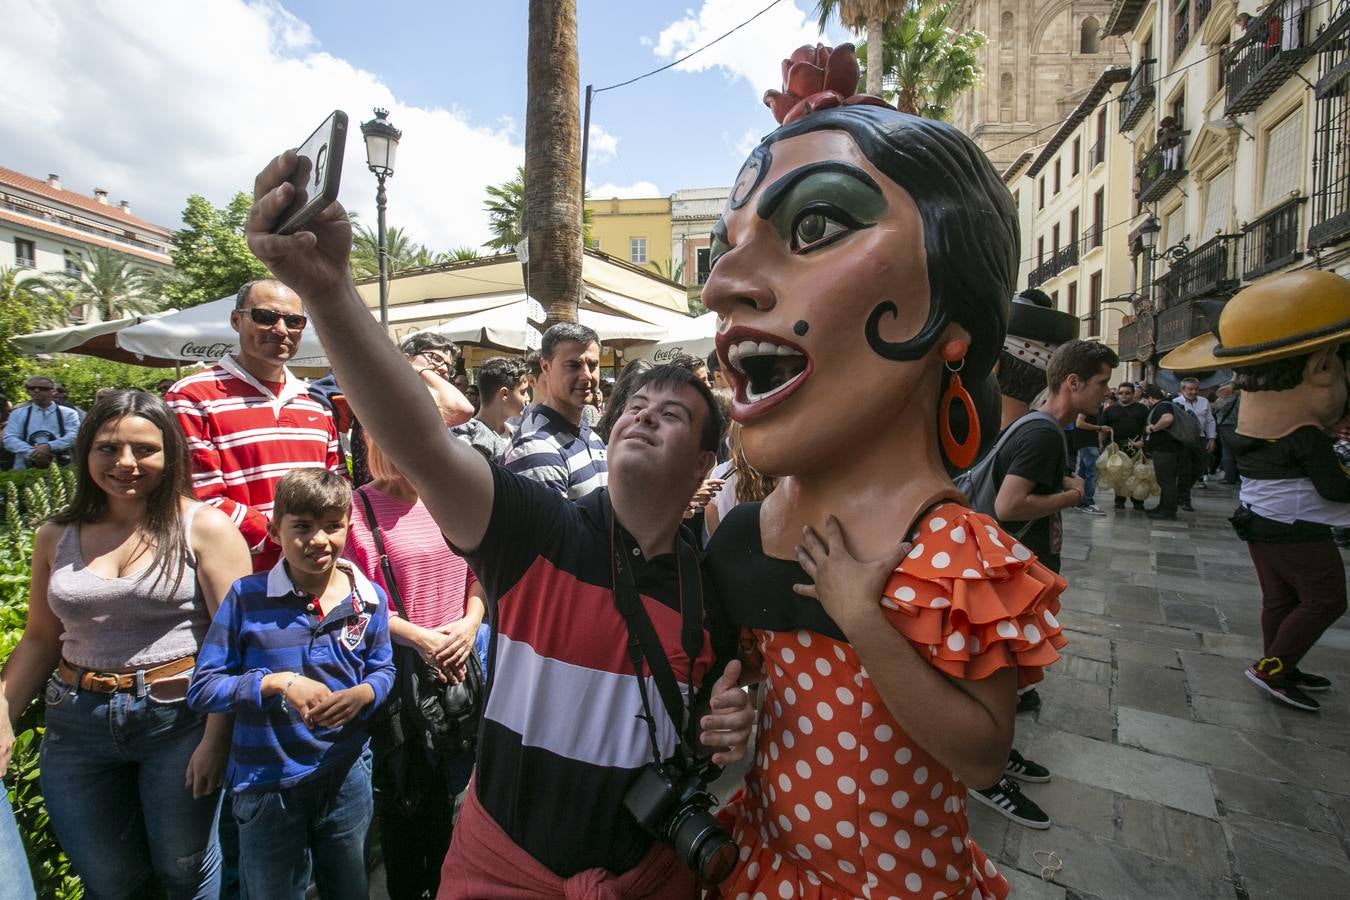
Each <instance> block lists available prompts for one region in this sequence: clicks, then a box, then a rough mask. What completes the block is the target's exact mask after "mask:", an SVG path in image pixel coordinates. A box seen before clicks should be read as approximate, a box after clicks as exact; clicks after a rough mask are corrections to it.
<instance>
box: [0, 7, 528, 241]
mask: <svg viewBox="0 0 1350 900" xmlns="http://www.w3.org/2000/svg"><path fill="white" fill-rule="evenodd" d="M12 5H13V4H11V6H12ZM25 6H26V8H25V9H24V10H23V11H22V12H19V11H18V10H14V9H11V10H10V15H8V16H7V17H6V19H7V21H8V23H9V24H8V25H7V27H6V39H5V41H4V42H3V44H0V69H3V70H5V71H11V72H23V73H24V83H25V84H27V85H29V86H30V87H29V88H28V89H26V90H15V91H5V92H2V93H0V147H4V148H5V152H4V156H3V159H0V164H3V165H5V166H8V167H9V168H14V169H18V170H19V171H22V172H25V173H27V174H30V175H34V176H36V177H42V175H44V174H45V173H47V172H59V173H61V175H62V176H63V181H64V182H65V186H66V187H67V188H68V189H71V190H78V191H81V192H83V193H88V192H89V191H91V190H92V188H93V187H94V186H95V185H98V186H100V187H104V188H107V189H108V190H110V191H111V192H112V199H114V200H121V199H124V198H125V199H127V200H129V201H131V203H132V210H133V212H134V213H136V214H137V215H139V216H141V217H143V218H146V219H149V220H150V221H154V222H159V223H161V224H164V225H167V226H170V227H177V226H178V224H179V220H178V217H179V214H180V213H181V212H182V209H183V205H184V202H185V200H186V198H187V196H188V194H192V193H198V194H203V195H205V196H206V197H207V198H208V199H209V200H211V201H212V202H213V203H216V204H218V205H219V204H223V203H224V202H225V201H227V200H228V199H229V197H230V196H231V195H233V193H234V192H235V191H238V190H245V191H251V190H252V186H253V177H254V175H255V174H256V173H257V171H258V170H259V169H260V168H262V166H263V165H264V164H265V163H266V162H267V160H268V159H270V158H271V157H272V156H273V155H275V154H276V153H277V152H279V151H280V150H282V149H284V148H285V147H287V146H293V145H294V144H296V143H298V142H299V141H301V140H303V139H304V137H305V136H306V135H307V134H308V133H309V131H310V130H311V129H313V128H314V127H315V126H316V125H317V124H318V123H319V122H320V121H321V120H322V119H323V118H324V116H326V115H327V113H328V112H330V111H331V110H333V109H335V108H340V109H344V110H346V111H347V113H348V115H349V116H350V117H351V121H350V130H349V133H348V143H347V147H346V160H345V164H344V172H343V186H342V192H341V199H342V201H343V203H344V204H345V205H347V207H348V208H349V209H354V210H355V211H356V212H358V213H359V214H360V215H361V218H362V219H363V221H365V222H367V223H370V224H373V223H374V222H375V208H374V207H375V179H374V176H372V175H371V174H370V173H369V171H368V170H367V169H366V166H365V148H364V145H363V143H362V140H361V133H360V122H361V120H362V119H368V118H370V110H371V108H372V107H373V106H384V107H387V108H389V110H390V115H389V118H390V120H391V121H392V122H394V123H395V124H396V125H397V126H398V127H399V128H401V129H402V130H403V140H402V142H401V143H400V145H399V152H398V166H397V170H396V173H395V176H394V178H393V179H392V180H391V181H390V182H389V185H388V190H389V213H388V215H389V221H390V223H391V224H394V225H398V226H400V227H402V228H404V229H406V230H407V231H408V232H409V233H410V234H411V235H412V236H413V237H414V238H416V239H417V240H419V241H421V242H423V243H425V244H427V245H429V246H431V247H433V248H435V249H444V248H448V247H452V246H457V245H461V244H470V245H474V246H477V245H478V244H480V243H481V242H482V241H483V240H485V239H486V238H487V236H488V232H487V225H486V221H487V220H486V216H485V215H484V214H483V212H482V204H483V195H484V188H485V187H486V186H487V185H489V184H494V183H498V182H501V181H505V180H507V179H508V178H510V177H511V176H512V175H513V174H514V172H515V168H516V166H517V165H519V164H520V162H521V161H522V160H523V158H524V151H523V149H522V147H521V146H520V142H519V138H518V133H517V129H516V126H515V123H514V122H512V121H510V120H509V119H502V120H499V121H497V122H495V123H493V124H491V125H486V126H485V125H480V124H475V123H473V122H471V121H469V119H468V118H467V116H466V115H465V114H464V113H463V112H462V111H459V110H455V109H449V110H447V109H427V108H421V107H413V106H408V105H406V104H404V103H401V102H399V99H398V98H397V97H395V96H394V95H393V93H392V91H391V90H390V89H389V88H388V87H387V86H385V85H384V84H383V83H382V82H381V81H380V80H379V78H378V77H377V76H375V75H374V74H372V73H370V72H366V71H363V70H361V69H358V68H356V67H355V66H353V65H351V64H350V63H348V62H347V61H345V60H342V59H338V58H336V57H334V56H332V55H331V54H328V53H326V52H324V51H323V50H322V48H320V47H319V46H318V45H317V43H316V41H315V38H314V35H313V33H312V32H311V31H310V29H309V26H308V25H306V24H305V23H304V22H303V21H301V20H299V19H297V18H296V17H295V16H293V15H292V14H291V13H289V12H287V11H286V10H285V9H283V8H282V7H281V6H280V5H279V4H278V3H276V2H275V0H263V2H259V3H254V4H251V5H250V4H245V3H244V2H241V0H199V2H194V3H191V4H184V3H177V2H172V0H139V2H135V3H132V2H125V3H108V4H46V3H41V2H36V0H34V2H30V3H28V4H25Z"/></svg>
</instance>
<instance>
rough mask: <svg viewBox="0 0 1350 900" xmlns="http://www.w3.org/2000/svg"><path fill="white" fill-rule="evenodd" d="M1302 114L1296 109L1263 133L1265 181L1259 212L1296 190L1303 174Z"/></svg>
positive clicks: (1284, 198) (1286, 197) (1263, 181)
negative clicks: (1264, 142)
mask: <svg viewBox="0 0 1350 900" xmlns="http://www.w3.org/2000/svg"><path fill="white" fill-rule="evenodd" d="M1302 148H1303V110H1302V109H1296V110H1294V111H1293V112H1292V113H1290V114H1289V115H1287V116H1285V117H1284V118H1283V119H1281V120H1280V122H1279V124H1278V125H1275V126H1274V127H1273V128H1271V129H1270V130H1269V131H1267V132H1266V167H1265V177H1264V178H1263V179H1262V181H1261V208H1262V209H1268V208H1269V207H1271V206H1274V205H1275V204H1277V203H1279V202H1280V201H1282V200H1286V199H1288V197H1289V195H1290V194H1291V193H1293V192H1294V191H1297V190H1298V176H1299V173H1300V172H1301V171H1302V170H1303V157H1302V155H1301V151H1302Z"/></svg>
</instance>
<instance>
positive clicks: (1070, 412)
mask: <svg viewBox="0 0 1350 900" xmlns="http://www.w3.org/2000/svg"><path fill="white" fill-rule="evenodd" d="M1119 364H1120V357H1119V356H1117V355H1116V352H1115V351H1114V350H1112V349H1111V348H1110V347H1107V346H1106V345H1104V344H1100V343H1098V342H1096V341H1069V342H1068V343H1066V344H1063V345H1062V346H1060V348H1059V349H1058V350H1056V351H1055V353H1054V355H1053V356H1051V358H1050V365H1049V367H1048V368H1047V369H1046V381H1047V382H1048V384H1049V388H1050V394H1049V396H1048V397H1047V398H1046V401H1045V405H1044V406H1043V407H1041V411H1042V412H1046V413H1049V414H1050V415H1051V416H1054V417H1055V419H1057V420H1058V421H1059V423H1060V427H1059V428H1056V427H1055V426H1054V425H1053V424H1051V423H1050V422H1049V421H1044V424H1042V422H1032V423H1029V424H1026V425H1023V426H1022V427H1021V428H1019V429H1018V430H1017V431H1016V432H1014V433H1013V435H1012V437H1011V438H1010V439H1009V441H1008V443H1007V444H1005V445H1004V448H1003V450H1002V451H1001V452H1000V453H999V456H998V459H996V460H995V463H994V472H995V474H996V475H997V476H998V478H999V482H1000V486H999V491H998V498H997V499H996V500H995V501H994V515H995V517H996V518H997V519H998V521H999V524H1000V525H1002V526H1003V527H1004V528H1005V529H1007V530H1008V532H1009V533H1011V534H1014V535H1017V536H1018V539H1019V540H1020V541H1021V542H1022V543H1023V544H1025V545H1026V546H1027V547H1029V548H1030V549H1031V550H1032V552H1034V553H1035V554H1036V558H1037V559H1039V560H1040V561H1041V562H1043V563H1045V564H1046V565H1047V566H1049V567H1050V568H1052V569H1054V570H1055V571H1056V572H1058V571H1059V565H1060V556H1059V551H1060V544H1061V542H1062V538H1063V527H1062V525H1061V523H1060V516H1059V514H1060V511H1061V510H1065V509H1068V508H1069V507H1071V506H1076V505H1078V504H1079V503H1081V502H1082V501H1083V497H1084V487H1083V480H1082V479H1081V478H1078V477H1076V476H1074V475H1070V474H1068V472H1067V465H1066V460H1065V453H1064V436H1063V432H1062V431H1061V430H1060V429H1061V428H1062V427H1063V426H1064V425H1067V424H1068V423H1069V422H1072V421H1074V420H1075V419H1076V418H1077V417H1078V415H1079V413H1082V414H1084V415H1086V414H1088V413H1095V412H1096V411H1097V407H1098V405H1100V404H1101V402H1102V400H1103V399H1104V398H1105V396H1106V394H1107V393H1108V392H1109V391H1110V386H1109V385H1110V381H1111V370H1112V369H1114V368H1115V367H1116V366H1117V365H1119Z"/></svg>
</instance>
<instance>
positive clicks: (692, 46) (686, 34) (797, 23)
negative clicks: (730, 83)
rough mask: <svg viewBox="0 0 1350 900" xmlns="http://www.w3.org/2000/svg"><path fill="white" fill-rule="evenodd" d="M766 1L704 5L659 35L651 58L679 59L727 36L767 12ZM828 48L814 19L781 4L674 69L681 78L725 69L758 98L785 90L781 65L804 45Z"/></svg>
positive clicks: (707, 0)
mask: <svg viewBox="0 0 1350 900" xmlns="http://www.w3.org/2000/svg"><path fill="white" fill-rule="evenodd" d="M765 5H766V4H765V2H764V0H704V2H703V6H702V7H700V8H699V10H698V11H697V12H695V11H694V10H691V9H690V10H685V15H684V18H682V19H679V20H678V21H675V22H671V23H670V24H669V25H667V26H666V27H665V28H663V29H662V30H661V33H660V35H659V36H658V37H657V39H656V45H655V46H654V47H653V49H652V52H653V53H655V54H656V56H657V57H658V58H660V59H663V60H667V61H669V60H672V59H678V58H679V57H681V56H684V55H685V54H686V53H689V52H690V51H691V50H696V49H697V48H699V47H702V46H704V45H705V44H707V43H708V42H709V41H712V40H714V39H715V38H717V37H718V36H719V35H722V34H725V33H726V32H728V31H730V30H731V29H733V28H735V27H736V26H737V25H739V24H741V23H742V22H744V21H745V20H747V19H749V18H750V17H751V16H753V15H754V14H755V13H757V12H759V11H760V10H761V9H763V8H764V7H765ZM817 41H822V42H825V43H828V40H827V39H825V38H822V37H821V36H820V32H819V30H818V29H817V27H816V19H815V17H814V16H811V15H808V14H807V13H805V12H803V11H802V10H801V9H799V8H798V5H797V3H796V2H790V3H780V4H778V5H777V6H775V7H773V8H772V9H770V10H769V11H768V12H766V13H765V14H764V15H762V16H760V17H759V18H758V19H755V20H754V21H753V22H751V23H750V24H749V25H746V26H745V27H744V28H742V29H740V30H739V31H737V32H735V33H734V34H732V35H731V36H729V37H728V38H726V39H725V40H723V41H722V42H720V43H718V44H715V45H713V46H712V47H709V48H708V49H706V50H704V51H703V52H701V53H699V54H698V55H697V56H695V57H694V58H693V59H690V60H687V61H685V62H682V63H680V64H679V65H678V66H676V67H675V69H676V70H677V71H681V72H704V71H707V70H708V69H714V68H716V69H721V70H722V71H723V72H724V73H725V74H726V75H727V77H728V78H729V79H732V80H737V79H743V80H744V81H746V82H747V83H748V84H749V86H750V87H751V88H753V89H754V92H755V94H756V96H760V95H763V93H764V92H765V91H767V90H769V89H770V88H779V87H782V81H783V72H782V61H783V59H784V58H786V57H787V56H789V55H790V54H791V53H792V51H793V50H796V49H797V48H798V47H800V46H802V45H803V44H815V43H816V42H817Z"/></svg>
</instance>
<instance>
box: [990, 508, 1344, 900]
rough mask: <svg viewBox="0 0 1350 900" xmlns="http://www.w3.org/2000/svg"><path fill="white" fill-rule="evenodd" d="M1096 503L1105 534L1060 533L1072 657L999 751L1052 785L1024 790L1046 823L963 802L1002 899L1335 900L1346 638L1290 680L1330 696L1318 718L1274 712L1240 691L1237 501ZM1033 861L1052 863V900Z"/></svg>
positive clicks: (1256, 624)
mask: <svg viewBox="0 0 1350 900" xmlns="http://www.w3.org/2000/svg"><path fill="white" fill-rule="evenodd" d="M1098 500H1099V503H1100V504H1101V505H1102V508H1103V509H1104V510H1105V511H1106V515H1105V516H1104V517H1100V518H1099V517H1093V516H1088V515H1084V514H1082V513H1078V512H1073V511H1070V512H1067V513H1065V514H1064V518H1065V522H1064V525H1065V546H1064V575H1065V577H1066V578H1067V579H1068V582H1069V589H1068V592H1067V593H1066V595H1065V597H1064V608H1063V611H1062V614H1061V615H1060V617H1059V618H1060V622H1061V623H1062V624H1063V626H1064V633H1065V636H1066V637H1068V639H1069V645H1068V647H1066V648H1065V657H1064V659H1063V660H1062V661H1061V662H1059V663H1058V664H1056V665H1055V666H1053V667H1051V668H1050V669H1049V670H1048V671H1047V674H1046V678H1045V681H1044V682H1042V683H1041V685H1040V686H1039V689H1040V693H1041V697H1042V700H1043V705H1042V708H1041V710H1040V711H1039V712H1037V713H1034V714H1031V715H1027V714H1023V715H1021V716H1019V717H1018V728H1017V740H1016V746H1017V747H1018V749H1019V750H1021V751H1022V752H1023V753H1024V754H1025V755H1026V756H1028V757H1029V758H1031V759H1033V760H1035V761H1036V762H1039V763H1041V764H1042V765H1045V766H1047V767H1048V768H1049V769H1050V770H1051V772H1052V773H1053V776H1054V777H1053V779H1052V780H1051V781H1050V783H1048V784H1031V785H1023V789H1024V791H1025V793H1026V794H1027V796H1029V797H1031V798H1032V799H1034V800H1035V801H1036V802H1037V803H1039V804H1040V805H1041V806H1042V807H1043V808H1044V809H1045V811H1046V812H1047V813H1048V814H1049V815H1050V817H1051V818H1052V819H1053V821H1054V824H1053V826H1052V827H1051V828H1050V830H1049V831H1035V830H1031V829H1027V828H1023V827H1021V826H1019V825H1016V824H1013V823H1010V822H1009V821H1008V820H1006V819H1004V818H1003V817H1002V816H1000V815H999V814H998V813H996V812H994V811H993V810H991V809H989V808H987V807H985V806H983V805H982V804H978V803H971V804H970V805H969V810H970V817H971V821H972V828H973V831H974V834H975V837H976V840H977V841H978V842H979V843H980V845H981V846H983V847H984V848H985V849H986V850H987V851H988V852H989V854H990V855H991V856H992V857H994V859H995V860H996V861H997V862H998V863H1000V865H1001V867H1002V868H1003V870H1004V871H1005V873H1006V874H1007V875H1008V878H1009V880H1010V881H1011V882H1012V884H1013V896H1014V897H1016V898H1033V900H1040V898H1055V900H1065V898H1102V900H1144V898H1184V900H1210V898H1223V900H1234V898H1237V900H1244V898H1250V900H1268V898H1301V897H1308V898H1313V897H1317V898H1321V897H1332V896H1340V897H1344V896H1347V888H1346V883H1347V881H1350V857H1348V856H1347V850H1350V840H1348V839H1347V836H1346V835H1347V831H1350V621H1347V620H1346V619H1342V621H1341V622H1339V623H1337V625H1336V626H1335V627H1333V628H1332V629H1330V630H1329V631H1328V632H1327V633H1326V634H1325V635H1324V636H1323V638H1322V640H1321V642H1320V643H1319V645H1318V646H1317V647H1316V648H1315V649H1314V650H1313V651H1312V653H1311V654H1309V655H1308V657H1307V658H1306V660H1305V661H1304V663H1303V665H1302V668H1304V669H1306V670H1307V671H1310V672H1317V673H1322V674H1326V675H1327V676H1329V677H1331V678H1332V679H1333V680H1334V681H1336V687H1335V688H1334V689H1333V690H1332V691H1331V692H1330V693H1326V694H1319V695H1318V699H1319V701H1320V702H1321V703H1322V712H1321V713H1320V714H1309V713H1304V712H1300V711H1298V710H1294V709H1289V708H1287V707H1283V706H1279V705H1277V704H1275V703H1273V702H1272V701H1270V700H1268V699H1267V698H1266V697H1265V695H1263V694H1261V693H1260V692H1259V691H1258V690H1257V688H1255V687H1254V686H1253V685H1252V684H1250V683H1249V682H1248V681H1247V680H1246V678H1244V677H1243V674H1242V673H1243V670H1244V669H1245V668H1246V667H1247V666H1249V665H1251V663H1252V662H1253V661H1254V660H1255V659H1256V658H1257V657H1258V656H1259V655H1260V651H1261V640H1260V634H1261V621H1260V609H1261V593H1260V588H1259V587H1258V585H1257V581H1256V572H1255V570H1254V569H1253V568H1252V564H1251V560H1250V558H1249V557H1248V556H1247V550H1246V545H1244V544H1243V543H1241V542H1240V541H1238V540H1237V538H1236V537H1234V535H1233V532H1232V528H1231V527H1230V526H1229V524H1228V522H1227V521H1226V519H1227V517H1228V515H1229V514H1231V512H1232V509H1233V506H1234V489H1233V488H1229V487H1223V486H1220V485H1208V486H1207V488H1206V489H1205V490H1197V491H1195V492H1194V500H1193V502H1194V505H1195V508H1196V511H1195V512H1194V513H1185V512H1183V513H1180V514H1179V515H1180V516H1181V520H1180V521H1177V522H1158V523H1153V522H1150V521H1149V520H1148V519H1146V518H1145V517H1144V515H1143V513H1140V512H1135V511H1133V510H1128V511H1124V512H1114V511H1113V510H1112V509H1111V495H1110V494H1109V493H1108V492H1106V491H1103V492H1101V493H1100V494H1099V495H1098ZM1150 505H1152V501H1150ZM1043 850H1044V851H1050V850H1053V851H1054V852H1055V853H1056V854H1057V855H1058V858H1059V860H1061V861H1062V863H1063V868H1062V869H1061V870H1060V871H1059V872H1058V873H1056V874H1055V875H1054V881H1053V883H1047V882H1045V881H1042V880H1041V877H1040V872H1041V865H1040V864H1039V863H1038V862H1037V859H1036V857H1037V851H1043ZM1041 856H1042V857H1044V854H1041Z"/></svg>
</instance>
